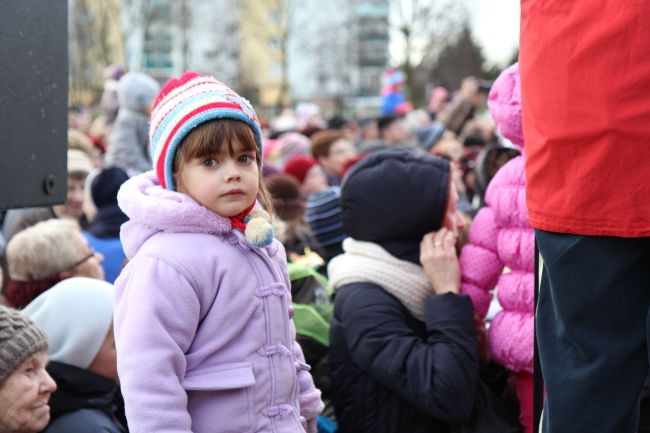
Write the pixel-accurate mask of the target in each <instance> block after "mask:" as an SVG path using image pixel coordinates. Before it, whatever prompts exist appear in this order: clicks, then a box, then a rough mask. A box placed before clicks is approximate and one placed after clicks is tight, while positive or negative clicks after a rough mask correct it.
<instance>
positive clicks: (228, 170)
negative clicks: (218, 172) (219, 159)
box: [223, 161, 241, 181]
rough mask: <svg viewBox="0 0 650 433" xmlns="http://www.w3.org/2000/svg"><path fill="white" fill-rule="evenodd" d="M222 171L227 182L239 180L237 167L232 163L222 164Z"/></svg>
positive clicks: (239, 175)
mask: <svg viewBox="0 0 650 433" xmlns="http://www.w3.org/2000/svg"><path fill="white" fill-rule="evenodd" d="M223 170H224V174H225V178H226V180H227V181H232V180H236V179H239V178H241V173H240V172H239V167H238V166H237V164H236V163H235V162H234V161H227V162H224V163H223Z"/></svg>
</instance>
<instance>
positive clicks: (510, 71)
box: [488, 63, 524, 149]
mask: <svg viewBox="0 0 650 433" xmlns="http://www.w3.org/2000/svg"><path fill="white" fill-rule="evenodd" d="M488 108H489V109H490V114H492V118H493V119H494V123H495V124H496V126H497V128H498V129H499V132H501V134H502V135H503V136H504V137H505V138H507V139H508V140H510V141H511V142H512V143H513V144H514V145H515V146H517V147H519V148H520V149H523V147H524V132H523V129H522V126H521V83H520V79H519V63H515V64H513V65H511V66H509V67H507V68H506V69H505V70H504V71H503V72H501V74H500V75H499V76H498V77H497V79H496V80H495V81H494V84H492V88H491V89H490V94H489V95H488Z"/></svg>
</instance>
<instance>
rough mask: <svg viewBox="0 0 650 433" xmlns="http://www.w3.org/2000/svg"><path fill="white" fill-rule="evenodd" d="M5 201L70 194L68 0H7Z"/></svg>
mask: <svg viewBox="0 0 650 433" xmlns="http://www.w3.org/2000/svg"><path fill="white" fill-rule="evenodd" d="M0 59H1V65H2V66H1V67H0V209H9V208H15V207H25V206H46V205H52V204H56V203H63V202H64V201H65V198H66V192H67V191H66V190H67V173H66V149H67V111H68V108H67V107H68V2H67V1H66V0H47V1H43V0H0Z"/></svg>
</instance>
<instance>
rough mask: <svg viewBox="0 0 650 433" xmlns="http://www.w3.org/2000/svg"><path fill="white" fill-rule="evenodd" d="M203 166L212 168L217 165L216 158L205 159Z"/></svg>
mask: <svg viewBox="0 0 650 433" xmlns="http://www.w3.org/2000/svg"><path fill="white" fill-rule="evenodd" d="M203 166H204V167H207V168H213V167H216V166H217V160H216V159H206V160H205V161H203Z"/></svg>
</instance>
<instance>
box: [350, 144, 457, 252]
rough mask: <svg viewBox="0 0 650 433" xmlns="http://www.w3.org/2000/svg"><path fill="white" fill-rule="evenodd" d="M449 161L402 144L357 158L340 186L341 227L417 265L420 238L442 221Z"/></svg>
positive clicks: (355, 237)
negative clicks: (359, 159) (398, 146)
mask: <svg viewBox="0 0 650 433" xmlns="http://www.w3.org/2000/svg"><path fill="white" fill-rule="evenodd" d="M448 191H449V162H448V161H445V160H443V159H441V158H437V157H435V156H432V155H429V154H425V153H420V152H417V151H414V150H409V149H405V148H399V149H387V150H382V151H379V152H376V153H373V154H372V155H370V156H368V157H366V158H364V159H362V160H361V161H359V162H358V163H357V164H355V165H354V166H353V168H352V169H351V170H350V171H349V172H348V174H347V176H346V177H345V181H344V183H343V185H342V187H341V210H342V213H343V231H344V232H345V234H347V235H348V236H350V237H352V238H353V239H356V240H359V241H367V242H374V243H376V244H379V245H380V246H381V247H382V248H384V249H385V250H386V251H388V252H389V253H390V254H392V255H393V256H395V257H397V258H399V259H402V260H408V261H410V262H413V263H417V264H419V263H420V261H419V257H420V242H421V241H422V237H423V236H424V235H425V234H426V233H429V232H432V231H435V230H438V229H439V228H440V227H441V225H442V223H443V220H444V215H445V209H446V206H447V195H448Z"/></svg>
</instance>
